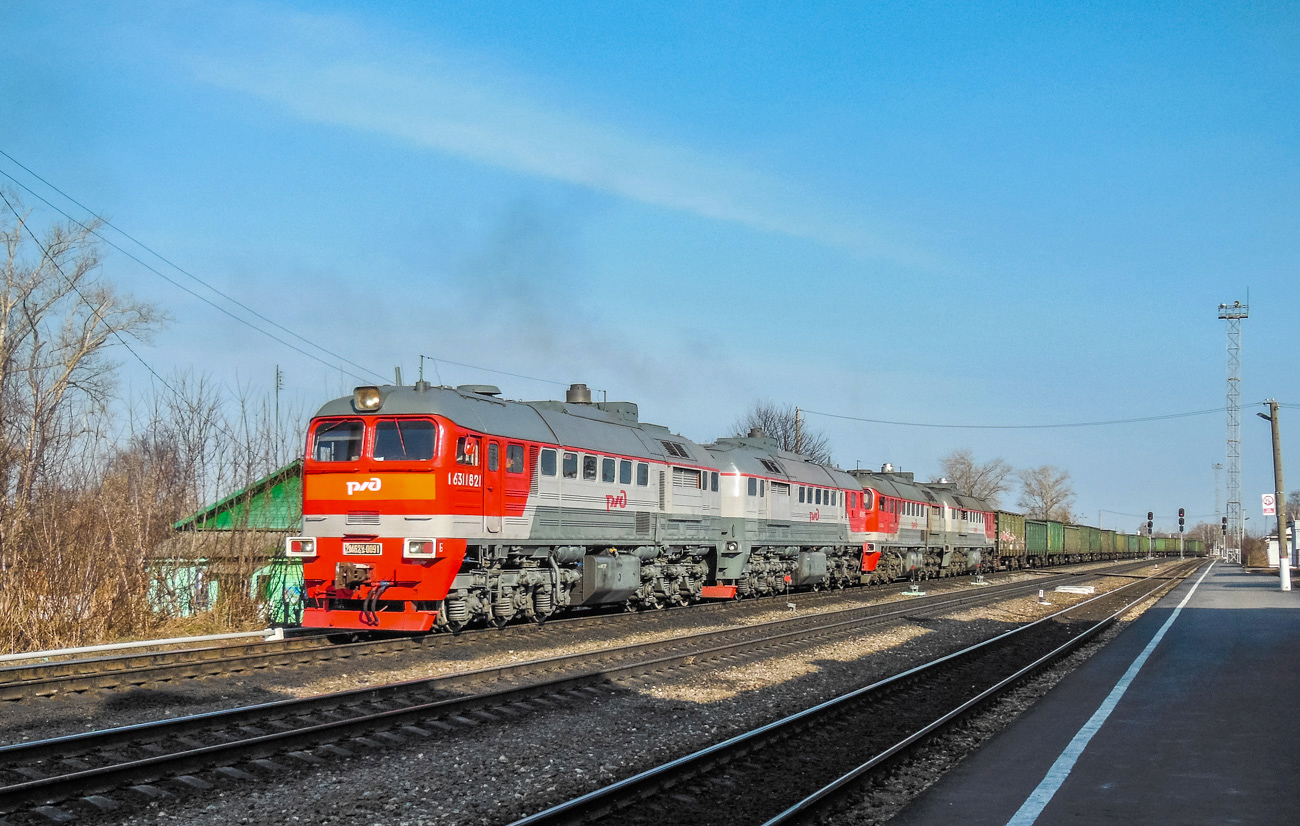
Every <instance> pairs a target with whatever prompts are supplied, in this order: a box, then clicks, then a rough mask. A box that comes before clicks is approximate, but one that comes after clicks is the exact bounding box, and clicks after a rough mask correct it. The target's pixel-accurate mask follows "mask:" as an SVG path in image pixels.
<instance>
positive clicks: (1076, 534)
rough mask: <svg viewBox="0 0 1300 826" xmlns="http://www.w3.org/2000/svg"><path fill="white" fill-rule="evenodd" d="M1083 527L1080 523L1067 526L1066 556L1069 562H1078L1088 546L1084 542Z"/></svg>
mask: <svg viewBox="0 0 1300 826" xmlns="http://www.w3.org/2000/svg"><path fill="white" fill-rule="evenodd" d="M1084 542H1085V539H1084V535H1083V529H1081V528H1080V527H1079V526H1078V525H1066V526H1065V558H1066V561H1067V562H1078V561H1079V557H1080V555H1081V554H1083V553H1086V552H1087V550H1088V548H1087V546H1086V545H1085V544H1084Z"/></svg>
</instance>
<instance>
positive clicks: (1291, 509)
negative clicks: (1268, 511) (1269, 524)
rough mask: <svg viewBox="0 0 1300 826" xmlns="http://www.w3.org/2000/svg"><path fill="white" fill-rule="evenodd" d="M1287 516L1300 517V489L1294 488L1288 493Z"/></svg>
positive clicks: (1289, 517) (1288, 517)
mask: <svg viewBox="0 0 1300 826" xmlns="http://www.w3.org/2000/svg"><path fill="white" fill-rule="evenodd" d="M1286 518H1287V519H1288V520H1291V519H1300V490H1293V491H1291V492H1290V493H1288V494H1287V495H1286Z"/></svg>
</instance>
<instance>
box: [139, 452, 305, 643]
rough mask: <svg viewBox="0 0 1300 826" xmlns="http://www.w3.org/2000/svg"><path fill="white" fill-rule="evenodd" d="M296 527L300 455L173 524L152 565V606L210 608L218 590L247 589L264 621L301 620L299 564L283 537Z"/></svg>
mask: <svg viewBox="0 0 1300 826" xmlns="http://www.w3.org/2000/svg"><path fill="white" fill-rule="evenodd" d="M301 525H302V460H301V459H297V460H295V461H293V462H290V463H289V464H287V465H285V466H284V467H281V468H279V469H277V470H276V471H274V472H273V473H271V474H269V475H267V476H265V477H263V478H261V479H258V480H257V481H256V482H253V483H252V484H250V485H248V486H246V487H244V488H241V489H240V490H238V491H235V492H234V493H232V494H230V495H229V496H227V497H225V498H223V499H221V500H219V501H217V502H214V503H212V504H211V505H208V506H206V507H205V508H203V509H202V510H200V511H198V512H197V513H194V514H191V515H190V516H187V517H185V518H184V519H182V520H180V521H178V522H176V523H175V525H174V526H173V527H174V528H175V529H176V534H175V536H174V537H173V538H172V540H171V541H169V542H167V543H166V544H165V545H164V546H163V547H161V548H159V549H158V550H157V552H156V553H155V555H154V559H153V564H154V567H155V570H156V573H157V575H156V576H155V578H154V583H153V591H152V593H151V595H150V596H151V602H152V604H153V607H154V608H155V610H158V611H161V612H165V613H170V614H173V615H176V616H191V615H193V614H197V613H201V612H203V611H207V610H210V609H211V608H212V607H214V606H215V605H216V604H217V601H218V600H219V599H220V598H222V596H223V590H225V594H224V595H226V596H229V594H230V591H229V590H228V589H231V588H238V589H239V590H240V591H242V590H243V588H244V587H245V585H244V584H243V583H246V584H247V587H248V589H249V591H248V596H249V597H250V598H252V599H254V600H257V601H259V602H261V603H262V604H264V606H265V612H266V616H267V620H268V622H270V623H271V624H273V625H296V624H297V623H298V622H299V621H300V620H301V618H302V604H301V596H302V562H301V560H297V559H290V558H287V557H285V555H284V540H285V538H286V537H288V536H292V535H294V534H297V533H298V532H299V531H300V530H301Z"/></svg>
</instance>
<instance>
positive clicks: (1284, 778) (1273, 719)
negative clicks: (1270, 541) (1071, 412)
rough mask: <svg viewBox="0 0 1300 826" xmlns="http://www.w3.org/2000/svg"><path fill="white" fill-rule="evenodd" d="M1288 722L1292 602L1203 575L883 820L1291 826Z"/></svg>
mask: <svg viewBox="0 0 1300 826" xmlns="http://www.w3.org/2000/svg"><path fill="white" fill-rule="evenodd" d="M1297 584H1298V585H1300V583H1297ZM1180 605H1181V609H1180ZM1171 619H1172V622H1170V621H1171ZM1162 629H1163V634H1162ZM1153 643H1154V645H1153ZM1144 653H1145V655H1146V656H1145V659H1143V655H1144ZM1297 710H1300V590H1295V591H1290V592H1286V593H1284V592H1282V591H1281V589H1280V587H1279V583H1278V578H1277V576H1276V575H1274V576H1267V575H1260V574H1250V573H1247V572H1245V571H1243V570H1242V569H1241V568H1240V567H1238V566H1235V565H1233V566H1225V565H1223V564H1221V563H1216V564H1213V565H1212V566H1211V565H1210V564H1209V563H1208V562H1207V563H1206V564H1205V565H1203V566H1201V568H1199V569H1198V570H1197V571H1196V573H1194V574H1193V575H1192V576H1191V577H1189V578H1188V579H1186V580H1184V581H1183V583H1182V584H1181V585H1179V586H1178V587H1177V588H1175V589H1174V590H1173V591H1172V592H1171V593H1169V594H1168V595H1166V596H1165V597H1164V598H1163V599H1162V600H1161V601H1160V602H1159V603H1157V604H1156V605H1155V606H1153V607H1152V608H1150V609H1148V610H1147V611H1146V612H1145V613H1144V614H1143V615H1142V616H1141V617H1140V618H1139V619H1138V620H1137V621H1136V622H1134V623H1133V624H1132V625H1131V626H1130V627H1129V628H1127V629H1125V630H1124V631H1123V632H1122V633H1121V634H1119V635H1118V636H1117V637H1116V638H1115V639H1114V640H1112V641H1111V643H1110V644H1109V645H1107V646H1106V647H1105V648H1103V649H1101V650H1100V651H1098V652H1097V653H1096V654H1095V655H1093V656H1092V657H1091V658H1090V659H1088V660H1087V661H1086V662H1085V663H1084V664H1083V665H1082V666H1080V667H1079V668H1078V669H1076V670H1075V671H1074V672H1072V673H1071V674H1069V675H1068V676H1067V677H1065V679H1063V680H1062V681H1061V682H1060V683H1058V684H1057V685H1056V686H1055V687H1054V688H1053V689H1052V690H1051V691H1049V692H1048V693H1047V694H1046V695H1045V696H1044V697H1043V698H1042V699H1041V700H1040V701H1039V702H1038V703H1036V704H1035V705H1034V706H1033V707H1032V708H1030V709H1029V710H1028V711H1026V712H1025V713H1024V714H1023V715H1021V716H1020V718H1019V719H1017V720H1016V721H1015V722H1014V723H1013V724H1012V725H1011V727H1010V728H1008V729H1007V730H1005V731H1003V732H1002V733H1000V734H998V735H996V736H995V737H993V738H991V739H990V740H989V741H988V742H987V743H985V744H984V746H983V747H982V748H980V749H979V750H978V751H976V752H975V753H974V754H971V755H970V756H969V757H967V758H966V759H965V760H964V761H963V762H962V763H961V764H960V765H958V766H957V767H956V768H955V769H953V770H952V771H951V772H949V773H948V774H947V775H945V776H944V777H943V778H941V779H940V780H939V782H937V783H935V785H934V786H932V787H930V788H929V789H927V790H926V791H925V792H923V793H922V794H921V795H920V796H919V797H917V799H916V800H914V801H913V802H912V803H911V804H910V805H909V806H908V807H907V808H905V809H903V810H902V811H900V812H899V813H898V814H897V815H896V816H895V817H894V818H893V819H892V820H890V821H889V823H890V826H921V824H924V826H942V825H944V824H953V826H956V824H961V826H975V825H976V824H989V826H1030V824H1035V823H1037V824H1062V823H1066V824H1100V823H1106V824H1115V823H1124V824H1139V823H1140V824H1166V823H1168V824H1216V826H1217V825H1218V824H1236V823H1241V824H1286V823H1300V726H1297V717H1298V716H1300V715H1298V714H1297Z"/></svg>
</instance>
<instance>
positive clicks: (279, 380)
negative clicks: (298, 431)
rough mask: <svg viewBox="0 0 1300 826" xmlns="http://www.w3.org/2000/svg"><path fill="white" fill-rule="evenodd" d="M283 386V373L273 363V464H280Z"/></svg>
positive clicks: (277, 465) (278, 366)
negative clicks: (281, 391)
mask: <svg viewBox="0 0 1300 826" xmlns="http://www.w3.org/2000/svg"><path fill="white" fill-rule="evenodd" d="M283 387H284V373H283V372H282V371H281V370H280V365H278V364H277V365H275V446H274V447H273V448H271V449H272V451H274V453H275V466H276V467H279V466H280V390H281V389H282V388H283Z"/></svg>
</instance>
